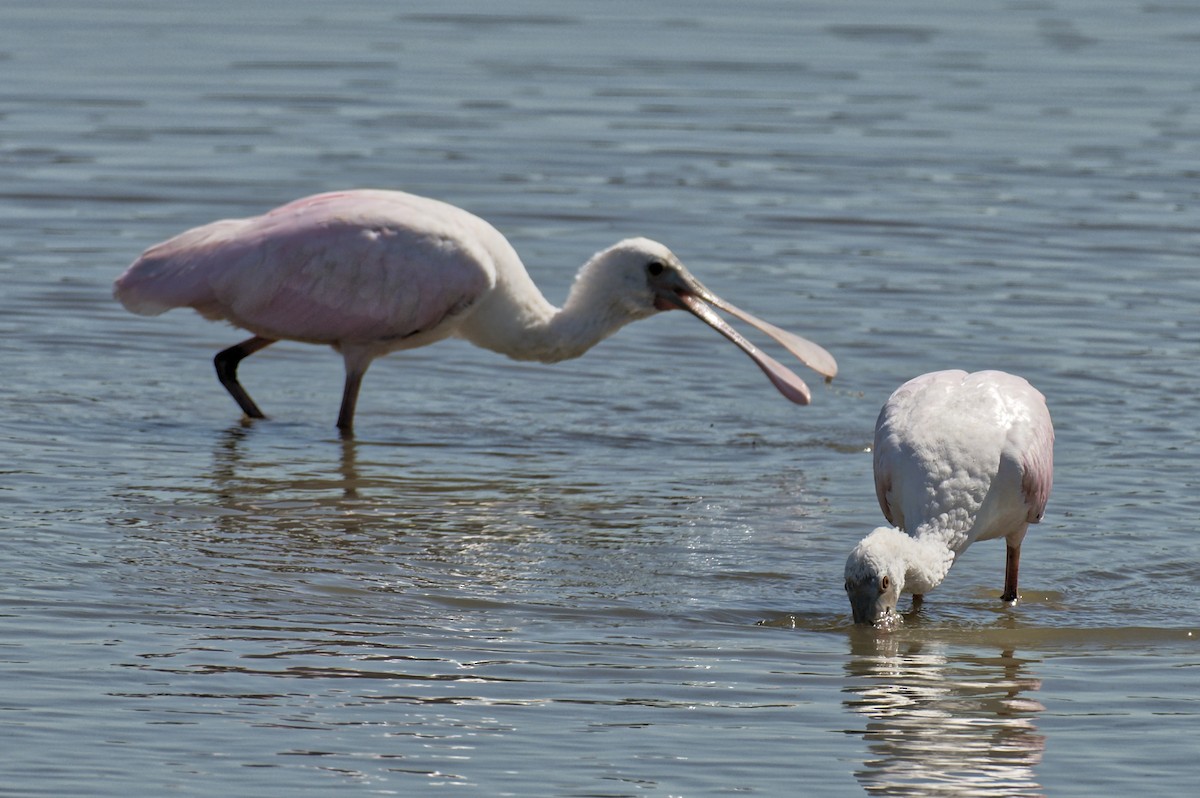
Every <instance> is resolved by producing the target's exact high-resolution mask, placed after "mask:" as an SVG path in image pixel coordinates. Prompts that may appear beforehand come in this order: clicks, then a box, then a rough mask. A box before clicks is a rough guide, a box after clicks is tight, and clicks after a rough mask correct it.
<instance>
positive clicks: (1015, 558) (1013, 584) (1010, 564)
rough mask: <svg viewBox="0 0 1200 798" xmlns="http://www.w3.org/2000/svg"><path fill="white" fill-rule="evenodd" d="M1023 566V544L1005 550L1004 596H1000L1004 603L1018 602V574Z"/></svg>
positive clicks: (1010, 546) (1010, 545) (1009, 546)
mask: <svg viewBox="0 0 1200 798" xmlns="http://www.w3.org/2000/svg"><path fill="white" fill-rule="evenodd" d="M1020 566H1021V544H1019V543H1018V544H1017V545H1016V546H1013V545H1012V544H1009V545H1008V547H1007V549H1006V550H1005V558H1004V594H1003V595H1001V596H1000V598H1001V600H1003V601H1016V600H1017V572H1018V571H1019V570H1020Z"/></svg>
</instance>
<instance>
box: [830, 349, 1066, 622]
mask: <svg viewBox="0 0 1200 798" xmlns="http://www.w3.org/2000/svg"><path fill="white" fill-rule="evenodd" d="M1053 470H1054V427H1053V425H1052V424H1051V423H1050V412H1049V411H1048V410H1047V409H1046V400H1045V398H1044V397H1043V396H1042V394H1041V393H1039V392H1038V391H1037V389H1035V388H1034V387H1033V386H1032V385H1030V384H1029V383H1028V382H1026V381H1025V380H1024V379H1022V378H1021V377H1017V376H1014V375H1012V374H1006V373H1005V372H1003V371H977V372H975V373H974V374H968V373H967V372H965V371H936V372H933V373H930V374H923V375H921V376H920V377H916V378H914V379H912V380H909V381H908V382H906V383H904V384H903V385H901V386H900V387H899V388H897V389H896V392H895V393H893V394H892V395H891V398H889V399H888V400H887V402H886V403H884V405H883V410H882V411H881V412H880V414H879V420H878V421H877V422H876V423H875V493H876V495H877V496H878V498H879V506H880V508H882V509H883V514H884V516H885V517H886V518H887V520H888V521H889V522H891V523H892V524H893V525H894V526H892V527H879V528H878V529H876V530H875V531H874V532H872V533H871V534H869V535H867V536H866V537H865V538H863V539H862V541H861V542H859V544H858V545H857V546H855V548H854V551H852V552H851V553H850V557H849V558H848V559H847V560H846V593H847V595H848V596H849V598H850V608H851V610H852V612H853V614H854V622H855V623H878V622H881V621H890V620H892V619H893V618H894V617H895V616H896V602H897V600H898V599H899V598H900V594H901V593H911V594H913V604H914V606H920V602H921V600H922V598H923V596H924V595H925V594H926V593H928V592H929V591H930V590H933V589H934V588H935V587H937V586H938V585H939V584H941V583H942V580H943V579H945V578H946V574H947V572H949V570H950V566H952V565H953V564H954V561H955V560H956V559H957V558H958V556H959V555H960V554H962V553H963V552H964V551H966V549H967V547H968V546H970V545H971V544H972V543H974V542H975V541H977V540H990V539H992V538H1001V537H1002V538H1004V540H1005V543H1006V544H1007V557H1006V560H1005V569H1004V594H1003V595H1002V596H1001V598H1002V599H1003V600H1005V601H1015V600H1016V599H1017V570H1018V566H1019V565H1020V560H1021V541H1022V540H1023V539H1024V538H1025V531H1026V530H1027V529H1028V528H1029V525H1030V524H1036V523H1037V522H1038V521H1041V520H1042V514H1043V513H1044V512H1045V509H1046V500H1047V499H1048V498H1049V497H1050V486H1051V484H1052V482H1053Z"/></svg>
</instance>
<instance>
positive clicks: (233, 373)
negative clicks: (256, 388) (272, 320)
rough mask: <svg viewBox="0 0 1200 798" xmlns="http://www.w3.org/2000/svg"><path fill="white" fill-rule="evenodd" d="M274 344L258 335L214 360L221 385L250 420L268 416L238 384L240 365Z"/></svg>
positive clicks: (223, 351) (270, 339)
mask: <svg viewBox="0 0 1200 798" xmlns="http://www.w3.org/2000/svg"><path fill="white" fill-rule="evenodd" d="M273 343H275V339H274V338H263V337H262V336H261V335H256V336H254V337H253V338H248V339H246V340H245V341H242V342H241V343H240V344H237V345H235V346H231V347H229V348H228V349H223V350H221V351H220V352H218V353H217V356H216V357H214V358H213V365H214V366H216V367H217V379H218V380H220V381H221V384H222V385H224V386H225V390H227V391H229V395H230V396H232V397H233V399H234V401H235V402H237V403H238V406H239V407H241V408H242V412H243V413H245V414H246V415H247V416H249V417H250V418H266V416H264V415H263V412H262V411H261V410H259V409H258V405H256V404H254V400H253V399H251V398H250V394H248V393H246V389H245V388H243V387H242V384H241V383H240V382H238V378H237V367H238V363H241V362H242V359H243V358H246V357H249V356H250V355H253V354H254V353H255V352H257V351H258V350H260V349H262V348H264V347H267V346H270V345H271V344H273Z"/></svg>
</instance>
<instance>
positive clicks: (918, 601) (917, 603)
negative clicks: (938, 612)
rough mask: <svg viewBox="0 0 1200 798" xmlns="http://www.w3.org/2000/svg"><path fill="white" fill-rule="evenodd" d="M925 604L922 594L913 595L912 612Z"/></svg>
mask: <svg viewBox="0 0 1200 798" xmlns="http://www.w3.org/2000/svg"><path fill="white" fill-rule="evenodd" d="M924 603H925V594H924V593H913V601H912V609H913V612H916V611H917V610H919V609H921V605H922V604H924Z"/></svg>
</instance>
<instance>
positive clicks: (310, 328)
mask: <svg viewBox="0 0 1200 798" xmlns="http://www.w3.org/2000/svg"><path fill="white" fill-rule="evenodd" d="M495 239H499V240H500V241H501V242H503V237H502V236H500V234H499V233H498V232H496V231H495V229H494V228H492V227H491V226H490V225H488V224H487V223H486V222H484V221H483V220H481V219H478V218H477V217H475V216H472V215H471V214H469V213H467V212H466V211H462V210H460V209H458V208H454V207H453V206H450V205H446V204H444V203H440V202H437V201H435V200H428V199H425V198H422V197H414V196H412V195H408V194H403V193H400V192H387V191H350V192H341V193H334V194H322V195H317V196H314V197H308V198H305V199H301V200H297V201H295V202H292V203H290V204H288V205H284V206H282V207H280V208H277V209H275V210H273V211H271V212H269V213H267V214H264V215H262V216H257V217H253V218H250V219H232V220H224V221H218V222H213V223H212V224H208V225H204V226H203V227H197V228H195V229H192V230H189V231H187V232H185V233H182V234H181V235H179V236H176V237H175V238H172V239H170V240H168V241H165V242H163V243H162V244H158V245H157V246H154V247H151V248H150V249H148V250H147V251H146V252H145V253H144V254H143V255H142V257H141V258H139V259H138V260H137V261H135V262H134V264H133V265H132V266H130V267H129V269H128V270H126V272H125V273H124V274H123V275H121V277H120V278H118V280H117V282H116V285H115V287H114V294H115V295H116V296H117V298H118V299H120V301H121V302H122V303H123V304H124V305H125V306H126V307H127V308H129V309H130V310H132V311H134V312H138V313H144V314H157V313H161V312H163V311H165V310H168V309H170V308H173V307H193V308H195V309H196V310H198V311H200V312H201V313H202V314H204V315H205V316H207V317H209V318H214V319H226V320H228V321H230V322H232V323H234V324H235V325H237V326H239V327H243V328H245V329H247V330H250V331H252V332H255V333H257V334H259V335H265V336H269V337H272V338H289V339H295V340H301V341H311V342H317V343H333V342H352V341H359V342H362V341H377V340H395V339H401V338H404V337H407V336H410V335H413V334H416V333H418V332H422V331H426V330H429V329H430V328H432V327H435V326H437V325H438V324H439V323H441V322H442V321H443V320H445V319H446V318H447V317H449V316H453V315H455V314H458V313H461V312H462V311H464V310H465V309H467V308H468V307H470V306H471V305H472V304H473V303H474V302H476V301H477V300H478V299H479V298H480V297H482V296H483V295H484V294H486V293H487V291H488V290H489V289H490V288H491V287H492V286H493V285H494V284H495V279H496V275H495V267H494V260H493V258H492V255H491V252H490V251H489V244H492V243H494V240H495ZM504 245H505V246H507V242H504Z"/></svg>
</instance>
